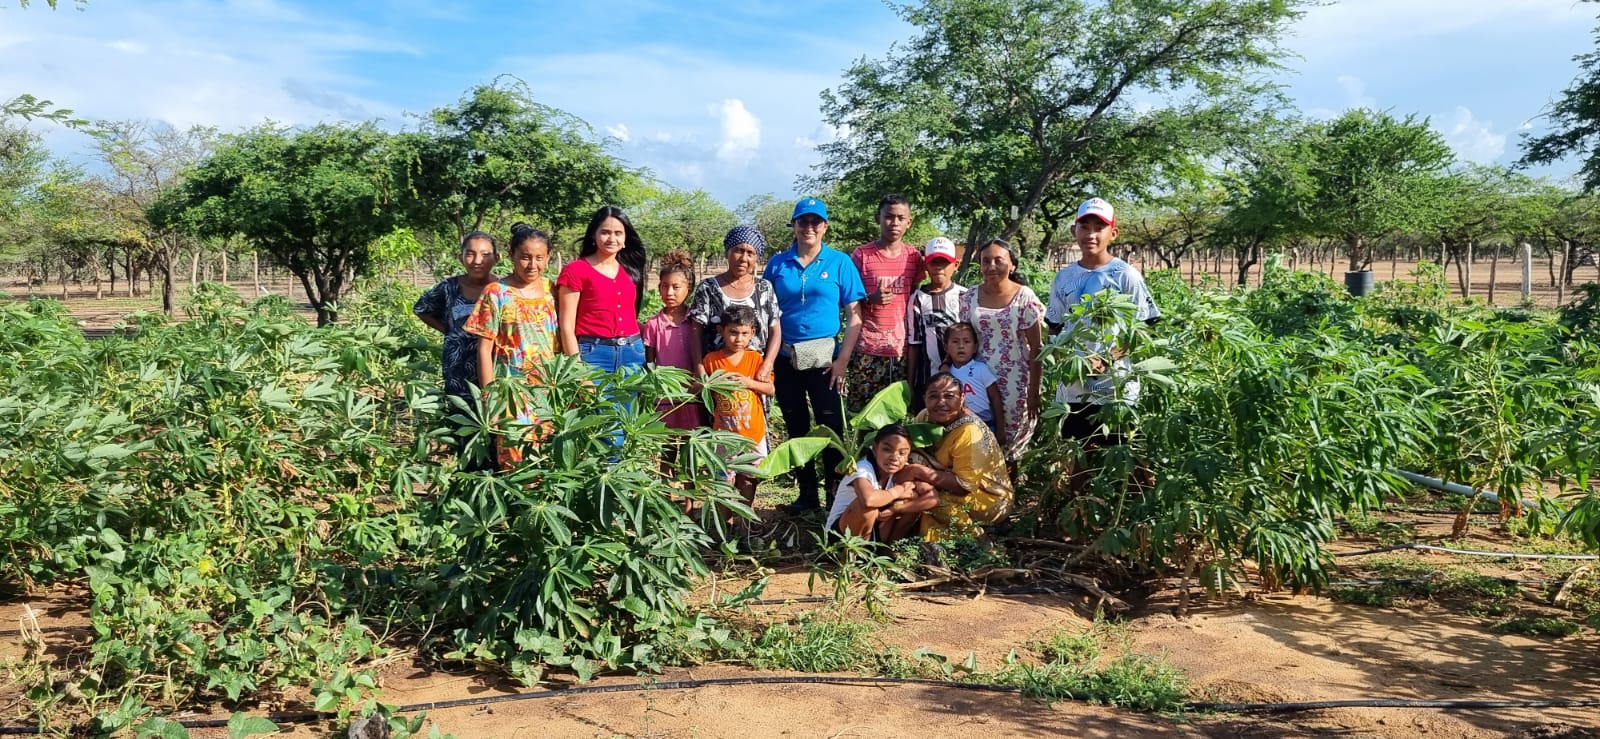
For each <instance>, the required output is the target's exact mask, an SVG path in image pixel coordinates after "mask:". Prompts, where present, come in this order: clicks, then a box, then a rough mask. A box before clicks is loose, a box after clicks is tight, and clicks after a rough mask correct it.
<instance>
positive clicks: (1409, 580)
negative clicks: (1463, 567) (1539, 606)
mask: <svg viewBox="0 0 1600 739" xmlns="http://www.w3.org/2000/svg"><path fill="white" fill-rule="evenodd" d="M1490 579H1492V580H1494V581H1495V582H1503V583H1507V584H1513V585H1555V584H1557V583H1560V582H1563V581H1562V580H1552V579H1548V578H1538V579H1531V580H1527V579H1518V578H1514V577H1495V578H1490ZM1437 581H1438V580H1437V579H1436V578H1431V577H1401V578H1391V579H1386V580H1335V581H1333V582H1330V583H1328V587H1330V588H1338V587H1357V586H1374V587H1375V586H1380V585H1415V584H1417V583H1429V582H1437Z"/></svg>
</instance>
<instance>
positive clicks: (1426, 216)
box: [1294, 109, 1455, 272]
mask: <svg viewBox="0 0 1600 739" xmlns="http://www.w3.org/2000/svg"><path fill="white" fill-rule="evenodd" d="M1299 136H1300V139H1299V141H1297V142H1296V143H1295V146H1296V147H1297V148H1298V152H1299V153H1298V154H1297V156H1298V157H1300V158H1302V159H1303V161H1305V162H1306V171H1307V174H1308V176H1309V183H1308V184H1309V187H1306V188H1303V189H1301V190H1300V193H1301V195H1302V196H1303V197H1300V198H1297V200H1296V202H1295V205H1294V210H1295V212H1296V213H1298V214H1299V215H1300V216H1302V217H1303V218H1305V219H1306V220H1305V227H1306V231H1307V235H1310V236H1320V237H1325V238H1333V239H1339V240H1340V241H1342V242H1344V245H1345V252H1346V255H1347V256H1348V257H1349V259H1350V271H1352V272H1355V271H1359V270H1362V269H1365V268H1366V267H1367V265H1369V264H1370V263H1371V261H1372V254H1371V241H1372V240H1373V239H1375V238H1377V237H1380V236H1384V235H1386V234H1390V233H1394V232H1396V231H1411V232H1417V231H1433V230H1434V229H1435V228H1436V227H1437V225H1438V224H1439V223H1440V221H1441V219H1442V218H1443V217H1444V216H1445V215H1446V210H1445V207H1444V206H1445V202H1444V200H1445V195H1446V193H1447V192H1448V190H1447V188H1446V187H1445V179H1444V174H1445V171H1446V169H1447V168H1448V167H1449V166H1450V165H1451V164H1452V163H1453V162H1454V160H1455V155H1454V154H1453V153H1451V151H1450V147H1449V145H1448V144H1446V143H1445V142H1444V138H1443V137H1442V136H1440V135H1439V133H1438V132H1437V131H1435V130H1434V129H1433V128H1432V127H1430V126H1429V125H1428V122H1427V120H1426V119H1423V120H1418V119H1417V118H1416V116H1415V115H1408V116H1406V117H1405V118H1403V119H1397V118H1395V117H1394V116H1392V115H1390V114H1388V113H1384V112H1377V111H1372V110H1365V109H1356V110H1351V111H1348V112H1346V113H1345V114H1344V115H1341V116H1339V117H1338V118H1336V119H1334V120H1332V121H1328V122H1326V123H1322V124H1318V125H1314V126H1309V127H1307V128H1304V129H1302V130H1301V133H1300V134H1299Z"/></svg>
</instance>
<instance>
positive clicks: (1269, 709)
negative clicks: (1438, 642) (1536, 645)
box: [1184, 698, 1600, 713]
mask: <svg viewBox="0 0 1600 739" xmlns="http://www.w3.org/2000/svg"><path fill="white" fill-rule="evenodd" d="M1184 707H1185V708H1187V709H1190V710H1194V711H1212V712H1216V713H1293V712H1296V711H1321V710H1325V709H1329V708H1441V709H1447V710H1461V711H1471V710H1484V709H1497V708H1596V707H1600V700H1585V701H1570V700H1555V701H1536V700H1521V701H1499V700H1425V699H1417V698H1357V699H1355V700H1341V701H1302V702H1299V703H1186V704H1184Z"/></svg>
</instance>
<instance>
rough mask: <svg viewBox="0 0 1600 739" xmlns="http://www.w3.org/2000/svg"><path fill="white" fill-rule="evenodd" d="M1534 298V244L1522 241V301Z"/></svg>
mask: <svg viewBox="0 0 1600 739" xmlns="http://www.w3.org/2000/svg"><path fill="white" fill-rule="evenodd" d="M1532 299H1533V244H1529V243H1528V242H1526V241H1524V242H1522V302H1524V303H1526V302H1528V301H1529V300H1532Z"/></svg>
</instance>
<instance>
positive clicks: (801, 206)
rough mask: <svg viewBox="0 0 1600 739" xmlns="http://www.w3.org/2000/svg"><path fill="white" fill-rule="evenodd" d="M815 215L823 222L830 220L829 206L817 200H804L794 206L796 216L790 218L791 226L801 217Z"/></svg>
mask: <svg viewBox="0 0 1600 739" xmlns="http://www.w3.org/2000/svg"><path fill="white" fill-rule="evenodd" d="M808 214H809V215H814V216H816V217H818V218H821V219H822V220H824V221H826V220H828V206H827V204H825V203H823V202H822V201H821V200H818V199H816V198H802V199H801V200H800V201H799V202H796V203H795V204H794V215H792V216H789V225H791V226H793V225H794V222H795V221H798V220H800V216H803V215H808Z"/></svg>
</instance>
